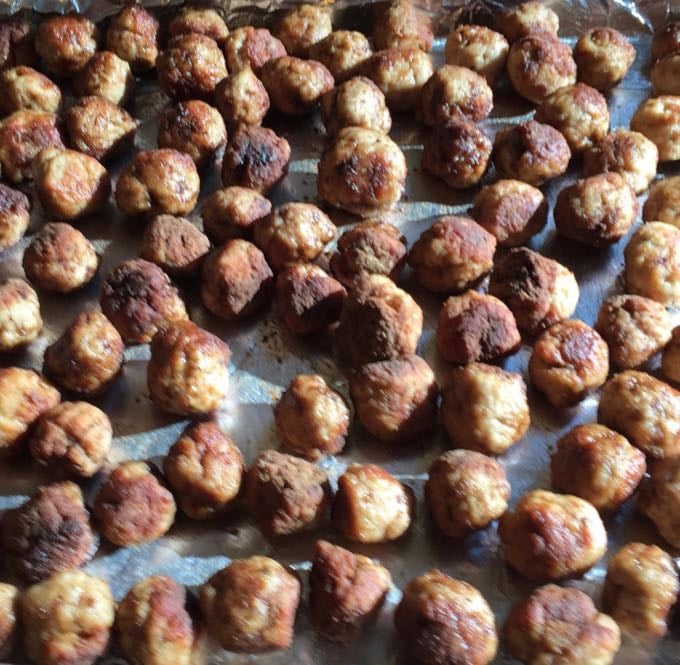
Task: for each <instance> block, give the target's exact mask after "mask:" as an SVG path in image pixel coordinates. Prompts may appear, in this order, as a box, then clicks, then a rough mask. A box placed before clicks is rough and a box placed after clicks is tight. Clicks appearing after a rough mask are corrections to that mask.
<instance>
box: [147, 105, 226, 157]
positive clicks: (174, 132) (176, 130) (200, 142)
mask: <svg viewBox="0 0 680 665" xmlns="http://www.w3.org/2000/svg"><path fill="white" fill-rule="evenodd" d="M226 143H227V128H226V127H225V125H224V120H222V116H221V115H220V112H219V111H218V110H217V109H215V108H213V107H212V106H210V105H208V104H206V103H205V102H202V101H200V100H199V99H193V100H190V101H188V102H179V104H177V105H175V106H172V107H170V108H169V109H168V110H167V111H165V112H164V113H163V114H162V115H161V117H160V121H159V125H158V147H159V148H173V149H174V150H178V151H179V152H184V153H186V154H187V155H189V157H191V159H193V160H194V162H195V164H196V166H198V167H201V166H204V165H205V164H207V163H208V162H210V160H211V159H212V158H213V157H214V155H215V153H216V152H217V151H218V150H219V149H220V148H221V147H222V146H224V145H225V144H226Z"/></svg>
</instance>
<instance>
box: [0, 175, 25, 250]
mask: <svg viewBox="0 0 680 665" xmlns="http://www.w3.org/2000/svg"><path fill="white" fill-rule="evenodd" d="M30 221H31V202H30V200H29V198H28V196H26V194H24V193H23V192H20V191H19V190H18V189H12V188H11V187H8V186H7V185H3V184H2V183H0V252H2V251H3V250H5V249H7V248H8V247H12V245H15V244H16V243H17V242H19V240H21V238H22V237H23V235H24V233H26V229H27V228H28V224H29V222H30Z"/></svg>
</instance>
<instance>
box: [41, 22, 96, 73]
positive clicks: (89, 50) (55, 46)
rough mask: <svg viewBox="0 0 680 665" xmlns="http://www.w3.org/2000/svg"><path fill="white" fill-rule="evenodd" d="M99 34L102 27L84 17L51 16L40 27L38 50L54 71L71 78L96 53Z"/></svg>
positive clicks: (50, 69)
mask: <svg viewBox="0 0 680 665" xmlns="http://www.w3.org/2000/svg"><path fill="white" fill-rule="evenodd" d="M99 37H100V35H99V29H98V28H97V26H96V25H95V24H94V23H93V22H92V21H91V20H90V19H89V18H86V17H85V16H79V15H76V14H68V15H66V16H52V17H50V18H48V19H45V20H44V21H42V23H40V25H39V26H38V32H37V34H36V36H35V50H36V52H37V53H38V55H39V56H40V57H41V58H42V61H43V63H44V65H45V67H46V68H47V69H48V70H49V71H50V72H51V73H52V74H54V75H56V76H60V77H63V78H69V77H71V76H74V75H75V74H77V73H78V72H79V71H80V70H81V69H82V67H83V66H84V65H85V63H86V62H87V61H88V60H89V59H90V58H91V57H92V56H93V55H94V53H95V51H96V50H97V47H98V42H99Z"/></svg>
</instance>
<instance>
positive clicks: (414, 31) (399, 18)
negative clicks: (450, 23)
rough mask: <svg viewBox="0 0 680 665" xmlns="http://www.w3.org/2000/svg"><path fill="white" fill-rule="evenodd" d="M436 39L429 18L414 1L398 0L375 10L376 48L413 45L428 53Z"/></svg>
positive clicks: (414, 47) (374, 36) (374, 37)
mask: <svg viewBox="0 0 680 665" xmlns="http://www.w3.org/2000/svg"><path fill="white" fill-rule="evenodd" d="M433 40H434V35H433V33H432V26H431V24H430V19H429V17H428V16H427V15H426V14H425V13H424V12H422V11H421V10H420V9H418V7H417V6H416V4H415V3H414V2H412V0H394V1H393V2H391V3H390V4H388V5H387V6H384V7H378V8H377V11H375V12H374V18H373V42H374V43H375V46H376V48H379V49H385V48H413V49H420V50H422V51H425V52H427V51H429V50H430V49H431V48H432V42H433Z"/></svg>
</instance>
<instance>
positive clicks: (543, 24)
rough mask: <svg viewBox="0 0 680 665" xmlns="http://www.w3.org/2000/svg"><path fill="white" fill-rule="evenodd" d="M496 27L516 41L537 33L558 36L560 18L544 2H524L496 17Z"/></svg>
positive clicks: (512, 40) (509, 38)
mask: <svg viewBox="0 0 680 665" xmlns="http://www.w3.org/2000/svg"><path fill="white" fill-rule="evenodd" d="M495 24H496V28H497V29H498V30H499V31H500V32H502V33H503V34H504V35H505V36H506V37H507V38H508V40H509V41H511V42H515V41H517V40H518V39H521V38H522V37H526V36H527V35H532V34H535V33H539V34H540V33H545V34H546V35H552V36H554V37H557V31H558V30H559V29H560V19H559V17H558V16H557V14H556V13H555V12H554V11H553V10H552V9H550V8H549V7H547V6H546V5H545V4H543V3H542V2H537V1H533V2H523V3H522V4H520V5H517V6H515V7H512V8H511V9H508V10H506V11H505V12H503V13H501V14H498V15H497V16H496V18H495Z"/></svg>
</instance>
